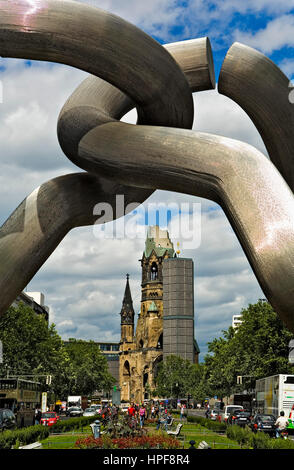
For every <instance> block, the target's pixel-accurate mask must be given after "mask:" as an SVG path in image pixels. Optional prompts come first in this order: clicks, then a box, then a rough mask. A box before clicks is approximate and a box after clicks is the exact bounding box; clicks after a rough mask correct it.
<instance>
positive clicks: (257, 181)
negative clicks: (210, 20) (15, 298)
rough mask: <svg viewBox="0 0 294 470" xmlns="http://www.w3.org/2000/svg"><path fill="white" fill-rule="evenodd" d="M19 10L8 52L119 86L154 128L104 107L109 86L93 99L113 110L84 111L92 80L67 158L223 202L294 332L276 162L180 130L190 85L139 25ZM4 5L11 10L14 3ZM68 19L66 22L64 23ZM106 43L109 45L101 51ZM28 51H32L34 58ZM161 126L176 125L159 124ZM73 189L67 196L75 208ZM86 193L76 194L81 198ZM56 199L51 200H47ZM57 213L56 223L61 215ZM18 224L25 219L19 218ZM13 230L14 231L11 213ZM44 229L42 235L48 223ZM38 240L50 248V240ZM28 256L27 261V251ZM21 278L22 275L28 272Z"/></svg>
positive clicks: (289, 229) (143, 184)
mask: <svg viewBox="0 0 294 470" xmlns="http://www.w3.org/2000/svg"><path fill="white" fill-rule="evenodd" d="M14 3H15V4H16V6H17V8H16V10H15V11H14V13H13V14H11V11H10V12H9V11H8V10H5V9H4V20H3V24H4V26H3V25H2V26H0V51H1V52H0V53H1V55H3V56H10V55H11V54H13V56H14V57H25V58H33V59H39V60H54V61H55V62H64V63H67V64H69V65H74V66H77V67H79V68H82V69H84V70H88V71H89V72H90V73H93V74H96V75H99V76H100V77H101V78H103V79H105V80H107V81H109V82H110V83H111V84H112V85H115V86H118V87H119V88H120V89H121V90H122V91H123V92H125V93H127V94H128V95H129V96H130V97H131V98H132V99H133V101H134V102H135V103H136V104H137V105H138V106H139V107H138V115H139V123H141V124H142V123H144V124H150V125H151V124H152V126H150V125H144V126H140V125H138V126H133V125H128V124H124V123H121V122H118V121H116V117H115V116H113V115H112V114H111V111H110V110H109V109H108V108H107V107H106V108H105V104H106V103H107V102H110V103H111V102H112V98H113V96H112V98H111V99H110V101H108V100H107V99H106V98H105V97H106V96H107V93H109V87H108V86H107V84H106V85H105V84H103V82H102V81H101V88H100V86H99V91H98V92H97V91H96V92H95V93H98V94H100V97H99V98H97V102H99V100H100V103H102V104H103V100H104V101H105V103H104V104H103V106H102V105H101V108H100V109H97V106H96V104H95V106H93V107H92V109H91V106H90V103H89V102H87V103H86V105H85V109H84V110H83V109H82V99H81V95H82V94H83V93H84V90H86V91H85V94H86V95H87V96H88V97H89V98H90V96H91V93H92V94H93V90H92V91H91V92H90V93H89V89H87V86H88V84H89V82H86V86H85V85H84V86H82V87H81V88H80V87H79V89H78V95H79V94H80V97H78V96H77V97H72V99H70V100H69V101H68V103H67V104H66V106H65V107H64V109H63V111H62V113H61V115H60V121H59V128H58V131H59V137H60V139H61V140H62V138H63V133H64V132H65V129H66V126H67V125H69V124H68V122H69V119H68V116H66V113H70V112H71V111H72V109H74V107H75V102H76V103H78V106H77V108H79V115H78V116H77V119H76V122H75V123H74V125H73V126H72V128H71V129H72V132H71V133H70V134H69V135H68V136H67V138H66V139H65V140H64V141H63V144H64V149H65V151H66V153H67V152H68V154H69V155H68V156H69V158H73V159H75V161H76V163H78V165H79V166H81V167H82V168H85V169H88V170H89V171H91V172H93V173H96V174H99V173H101V175H104V176H105V177H106V178H110V179H113V178H115V180H116V181H119V182H121V184H127V185H130V186H133V187H138V186H140V191H141V190H142V189H141V188H146V189H147V190H148V191H150V190H154V189H157V188H158V189H167V190H172V191H180V192H184V193H188V194H194V195H197V196H202V197H206V198H209V199H212V200H214V201H216V202H218V203H220V204H221V206H222V207H223V209H224V211H225V213H226V214H227V216H228V218H229V220H230V222H231V225H232V227H233V228H234V230H235V232H236V234H237V236H238V238H239V240H240V243H241V245H242V247H243V249H244V251H245V253H246V255H247V258H248V259H249V262H250V264H251V266H252V268H253V270H254V272H255V274H256V277H257V279H258V281H259V283H260V285H261V287H262V289H263V290H264V293H265V294H266V296H267V298H268V299H269V301H270V302H271V303H272V305H273V306H274V308H275V309H276V311H277V313H278V314H279V315H280V317H281V318H282V320H283V321H284V322H285V323H286V324H287V326H288V327H289V328H290V329H291V330H292V331H294V317H293V306H294V295H293V294H294V292H293V290H294V288H293V286H294V283H293V280H294V269H293V266H294V259H293V258H294V250H293V248H294V216H293V214H294V198H293V194H292V192H291V191H290V189H289V187H288V185H287V184H286V183H285V181H284V180H283V178H282V177H281V176H280V174H279V172H278V171H277V170H276V168H275V167H274V165H273V164H271V162H270V161H268V160H267V159H266V157H265V156H264V155H262V154H261V153H260V152H258V151H257V150H256V149H254V148H253V147H251V146H249V145H247V144H243V143H241V142H237V141H234V140H231V139H226V138H223V137H217V136H212V135H209V134H203V133H196V132H191V131H187V130H183V129H173V128H172V127H190V126H191V122H192V112H191V94H190V93H189V92H188V91H187V90H188V84H187V80H186V79H185V78H184V77H183V75H182V73H181V72H180V69H179V67H178V66H177V65H176V63H175V61H174V60H173V59H172V58H171V56H170V55H169V54H167V53H166V52H165V53H162V51H163V48H162V47H161V46H159V45H158V44H157V43H155V42H154V41H153V40H150V38H148V36H147V38H148V39H146V35H144V33H142V32H138V31H139V30H137V29H136V28H134V27H132V26H130V25H127V24H126V23H125V22H122V20H120V19H117V18H116V17H113V15H109V14H106V13H105V12H103V13H101V12H100V13H97V9H90V10H89V9H88V8H89V7H85V6H81V5H78V4H76V3H74V2H66V3H64V2H58V1H56V0H48V1H47V2H46V1H45V0H41V1H40V2H38V4H37V6H36V10H35V11H31V10H32V8H31V7H30V8H31V9H30V10H29V9H28V7H27V9H26V10H25V9H24V7H25V5H27V2H25V1H24V0H17V1H16V2H14ZM2 4H3V5H4V6H5V5H6V6H7V7H8V6H10V2H8V1H7V0H3V2H2ZM1 6H2V5H1ZM10 10H11V7H10ZM37 10H38V11H37ZM64 13H66V15H67V20H64V19H62V15H63V14H64ZM76 15H77V16H76ZM2 17H3V16H2ZM77 18H78V19H77ZM102 18H103V21H102ZM66 21H69V24H67V23H66ZM86 22H88V24H87V38H85V37H83V28H82V27H81V26H80V25H81V24H82V25H83V24H86ZM118 24H119V26H117V25H118ZM67 27H68V28H67ZM121 27H123V29H122V28H121ZM99 28H100V30H99ZM98 31H99V34H98ZM73 38H78V39H76V40H73ZM99 39H100V41H101V39H102V41H101V43H100V44H99ZM133 41H134V44H133V43H132V42H133ZM155 44H156V45H155ZM122 46H123V47H122ZM26 50H30V51H31V52H30V54H31V55H30V56H29V57H28V55H27V53H26ZM44 51H45V52H44ZM142 52H143V54H144V55H143V57H142V58H141V54H142ZM15 54H16V55H15ZM150 57H152V65H151V64H150ZM153 59H154V60H153ZM124 66H125V68H126V70H125V68H124ZM172 72H174V73H172ZM171 78H172V80H173V83H172V85H170V83H169V81H170V80H171ZM178 79H179V81H178ZM84 83H85V82H84ZM150 84H151V85H150ZM148 87H149V88H148ZM167 87H168V90H167ZM101 90H102V91H101ZM103 90H104V91H103ZM111 93H112V91H111V92H110V94H111ZM119 93H120V92H119ZM76 98H77V101H75V100H76ZM117 106H118V107H120V106H121V107H122V108H123V107H124V106H125V104H124V98H122V101H119V100H118V104H117ZM161 124H163V125H164V126H169V127H160V125H161ZM154 125H156V126H158V127H154ZM111 184H112V183H111ZM73 191H74V190H70V191H69V192H68V194H67V197H66V200H67V201H68V200H69V199H68V198H69V197H72V194H73ZM127 191H129V189H128V190H127ZM40 194H41V193H40ZM140 194H141V193H140ZM80 195H81V193H80V192H79V193H77V198H78V199H79V198H80ZM39 197H40V196H39V194H38V197H37V201H39V200H41V199H39ZM52 197H53V195H52V194H51V195H50V197H49V199H51V198H52ZM34 198H35V199H34ZM45 199H46V198H45ZM49 199H48V200H49ZM90 200H91V199H90ZM89 202H90V201H89ZM96 202H99V201H96ZM29 203H30V204H29V206H30V207H32V209H29V210H28V216H31V214H33V208H34V207H38V210H37V213H36V211H35V216H32V217H33V221H34V222H38V223H40V216H41V215H42V211H41V206H38V202H36V196H34V197H32V200H30V201H29ZM61 205H62V204H61ZM45 206H46V204H45ZM42 207H43V206H42ZM47 207H48V204H47ZM63 210H64V209H62V210H61V213H62V212H63ZM20 212H22V209H21V210H20ZM51 212H52V218H53V219H54V217H55V215H54V211H52V210H51ZM57 212H58V211H57ZM79 214H80V217H81V213H80V212H79ZM71 217H72V218H74V215H73V214H72V215H71ZM77 218H78V217H77ZM17 219H19V217H15V220H17ZM57 220H59V219H58V214H57ZM80 221H81V222H82V223H84V222H83V221H82V219H80ZM11 223H12V225H11V227H13V216H12V220H11ZM61 225H62V224H61ZM40 226H41V230H40V233H42V232H43V231H44V230H43V226H42V225H40ZM7 228H8V225H7V224H6V233H5V232H4V235H5V236H4V237H3V239H5V238H6V239H7V240H8V242H9V237H11V236H12V235H13V233H12V232H13V231H12V232H11V230H10V231H8V232H7ZM55 228H56V232H55V235H54V236H55V239H56V240H58V237H59V236H60V235H59V234H58V232H59V231H60V233H62V231H64V227H63V226H62V227H61V228H58V223H57V225H56V226H55ZM45 232H46V230H45ZM26 236H27V237H29V238H30V237H33V233H32V232H31V231H30V230H29V231H28V232H27V235H26ZM40 239H41V243H40V247H41V249H43V245H44V240H42V237H40ZM14 242H15V240H14ZM30 243H32V247H33V249H34V250H35V247H37V248H38V246H39V245H38V240H36V241H35V242H34V240H33V241H32V242H31V241H29V244H30ZM12 246H13V245H12V244H9V243H8V245H7V247H6V248H7V253H8V257H7V259H8V261H7V262H8V264H9V262H10V261H9V258H10V260H11V259H12V258H13V256H12V254H11V250H12ZM14 246H15V245H14ZM52 246H53V244H52ZM19 249H20V248H19ZM26 250H27V251H26V257H28V248H26ZM34 256H36V257H37V258H38V256H40V258H42V257H41V255H39V254H38V250H35V251H34ZM18 263H19V259H18ZM25 269H27V267H26V268H25ZM20 271H21V270H20ZM20 275H21V276H24V274H23V273H21V272H20ZM6 281H7V280H6Z"/></svg>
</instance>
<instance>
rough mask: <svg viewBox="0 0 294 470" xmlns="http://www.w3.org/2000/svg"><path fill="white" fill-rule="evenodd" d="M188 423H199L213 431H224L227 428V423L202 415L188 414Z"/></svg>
mask: <svg viewBox="0 0 294 470" xmlns="http://www.w3.org/2000/svg"><path fill="white" fill-rule="evenodd" d="M187 421H188V423H198V424H200V425H201V426H204V427H205V428H207V429H211V431H215V432H223V431H226V429H227V424H226V423H220V422H219V421H212V420H210V419H207V418H202V417H201V416H188V417H187Z"/></svg>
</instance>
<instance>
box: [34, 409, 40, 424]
mask: <svg viewBox="0 0 294 470" xmlns="http://www.w3.org/2000/svg"><path fill="white" fill-rule="evenodd" d="M41 417H42V412H41V410H40V408H36V413H35V424H40V421H41Z"/></svg>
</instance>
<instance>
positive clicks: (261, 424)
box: [250, 414, 276, 435]
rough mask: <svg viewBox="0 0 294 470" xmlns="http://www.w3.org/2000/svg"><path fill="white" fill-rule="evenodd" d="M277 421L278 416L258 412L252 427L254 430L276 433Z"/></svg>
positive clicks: (251, 424)
mask: <svg viewBox="0 0 294 470" xmlns="http://www.w3.org/2000/svg"><path fill="white" fill-rule="evenodd" d="M275 422H276V418H275V417H274V416H273V415H266V414H256V415H255V416H254V418H253V419H252V421H251V423H250V427H251V429H252V431H253V432H257V431H262V432H267V433H269V434H270V435H275V432H276V426H275Z"/></svg>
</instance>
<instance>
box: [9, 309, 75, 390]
mask: <svg viewBox="0 0 294 470" xmlns="http://www.w3.org/2000/svg"><path fill="white" fill-rule="evenodd" d="M0 340H1V341H2V344H3V363H2V364H0V375H1V376H7V375H18V376H23V377H28V378H31V379H32V380H33V379H35V380H37V381H39V382H41V383H42V384H43V389H49V391H51V392H52V393H54V394H57V395H63V394H64V393H65V394H66V388H67V383H68V377H69V376H70V375H71V373H72V372H71V366H70V362H69V356H68V355H67V353H66V350H65V348H64V346H63V342H62V340H61V338H60V336H59V335H58V334H57V332H56V329H55V325H54V324H51V325H50V326H49V325H48V323H47V321H46V319H45V318H44V317H43V316H42V315H37V314H36V313H35V312H34V310H32V309H31V308H30V307H29V306H26V305H24V304H22V303H21V304H19V305H18V306H17V307H10V308H9V309H8V310H7V312H6V313H5V314H4V315H2V316H1V317H0ZM31 375H32V376H33V377H30V376H31ZM44 375H51V376H52V383H51V386H50V387H47V386H46V387H45V380H46V379H45V377H42V376H44Z"/></svg>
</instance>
